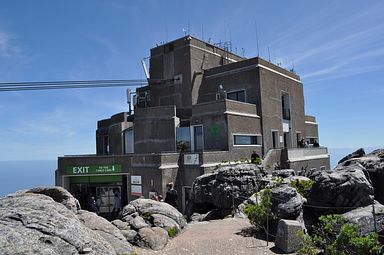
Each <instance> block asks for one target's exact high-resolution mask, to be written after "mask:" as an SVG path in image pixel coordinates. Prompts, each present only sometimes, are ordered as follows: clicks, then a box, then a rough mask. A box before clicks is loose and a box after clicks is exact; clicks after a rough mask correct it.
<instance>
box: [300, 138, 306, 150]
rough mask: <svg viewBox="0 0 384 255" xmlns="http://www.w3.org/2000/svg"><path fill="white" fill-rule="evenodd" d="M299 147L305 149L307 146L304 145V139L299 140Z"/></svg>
mask: <svg viewBox="0 0 384 255" xmlns="http://www.w3.org/2000/svg"><path fill="white" fill-rule="evenodd" d="M299 145H300V148H305V147H306V146H307V144H306V143H305V140H304V138H303V139H301V140H300V143H299Z"/></svg>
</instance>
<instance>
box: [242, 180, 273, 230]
mask: <svg viewBox="0 0 384 255" xmlns="http://www.w3.org/2000/svg"><path fill="white" fill-rule="evenodd" d="M271 192H272V191H271V188H269V187H267V188H265V189H264V190H263V191H261V192H260V193H259V194H260V198H261V201H260V203H258V204H255V205H247V206H246V207H245V208H244V212H245V214H246V215H247V216H248V219H249V221H250V222H251V223H252V224H254V225H255V226H256V228H257V229H264V230H265V225H266V223H267V221H268V220H269V219H270V218H271V219H272V218H273V215H272V214H271V205H272V203H271Z"/></svg>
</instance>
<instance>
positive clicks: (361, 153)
mask: <svg viewBox="0 0 384 255" xmlns="http://www.w3.org/2000/svg"><path fill="white" fill-rule="evenodd" d="M364 155H365V151H364V149H363V148H360V149H358V150H356V151H354V152H352V153H351V154H348V155H347V156H345V157H344V158H342V159H340V161H339V162H338V163H337V164H341V163H343V162H345V161H347V160H349V159H352V158H360V157H362V156H364Z"/></svg>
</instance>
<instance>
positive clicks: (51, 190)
mask: <svg viewBox="0 0 384 255" xmlns="http://www.w3.org/2000/svg"><path fill="white" fill-rule="evenodd" d="M26 192H28V193H34V194H43V195H46V196H49V197H51V198H52V199H53V200H55V201H56V202H58V203H61V204H63V205H65V207H67V208H68V210H71V211H72V212H73V213H77V209H80V204H79V201H78V200H77V199H76V198H74V197H73V196H72V194H71V193H69V191H67V190H66V189H64V188H62V187H58V186H56V187H36V188H33V189H29V190H27V191H26Z"/></svg>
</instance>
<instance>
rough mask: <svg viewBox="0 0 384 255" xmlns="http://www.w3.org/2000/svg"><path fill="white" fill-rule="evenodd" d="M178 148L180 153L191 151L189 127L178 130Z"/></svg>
mask: <svg viewBox="0 0 384 255" xmlns="http://www.w3.org/2000/svg"><path fill="white" fill-rule="evenodd" d="M176 148H177V151H178V152H187V151H191V130H190V127H189V126H188V127H178V128H176Z"/></svg>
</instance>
